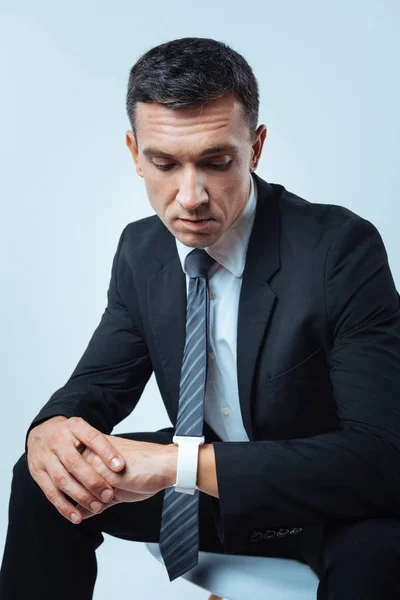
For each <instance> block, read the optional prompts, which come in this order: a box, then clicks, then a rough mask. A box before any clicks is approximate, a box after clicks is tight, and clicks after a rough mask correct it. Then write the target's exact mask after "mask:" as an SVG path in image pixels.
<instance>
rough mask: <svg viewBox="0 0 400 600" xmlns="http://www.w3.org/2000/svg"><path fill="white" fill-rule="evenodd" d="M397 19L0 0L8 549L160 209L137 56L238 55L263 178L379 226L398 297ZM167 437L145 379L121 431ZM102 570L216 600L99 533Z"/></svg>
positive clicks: (313, 8)
mask: <svg viewBox="0 0 400 600" xmlns="http://www.w3.org/2000/svg"><path fill="white" fill-rule="evenodd" d="M399 16H400V4H399V2H398V0H386V1H383V0H381V1H378V0H352V1H351V2H349V1H348V0H335V1H334V2H327V1H316V0H308V1H307V0H305V1H304V2H299V1H297V0H291V1H290V0H280V2H272V1H271V0H264V1H263V2H261V1H258V2H252V3H247V4H243V3H241V2H240V3H239V2H237V3H235V2H233V3H232V2H228V1H221V2H215V1H212V2H210V1H209V0H206V1H202V2H197V3H189V2H176V1H174V0H169V1H168V2H165V3H164V2H159V1H157V0H155V1H153V2H143V3H137V2H132V1H131V2H125V1H120V2H115V1H114V2H104V1H103V2H101V1H96V2H91V1H90V2H89V1H88V2H77V1H76V0H71V1H70V2H68V3H67V2H64V3H60V2H50V1H49V2H46V1H43V0H42V1H37V2H22V1H14V2H4V0H3V1H2V2H0V39H1V48H2V50H1V53H0V67H1V95H0V119H1V136H0V152H1V178H0V197H1V216H2V219H1V225H2V227H1V236H0V243H1V249H0V251H1V257H2V269H1V288H0V289H1V297H2V300H1V327H2V335H1V344H2V345H1V348H0V352H1V354H0V357H1V382H2V385H1V393H2V404H3V408H2V417H3V418H2V425H3V427H2V432H1V446H2V452H1V459H0V476H1V491H2V494H1V496H0V528H1V530H0V545H1V546H2V545H3V543H4V539H5V534H6V527H7V510H8V499H9V490H10V483H11V470H12V467H13V465H14V463H15V462H16V460H17V459H18V457H19V456H20V455H21V453H22V452H23V450H24V448H23V443H24V437H25V433H26V429H27V427H28V426H29V424H30V422H31V421H32V419H33V418H34V416H35V415H36V414H37V413H38V412H39V409H40V408H41V407H42V406H43V404H44V403H45V402H47V400H48V399H49V397H50V395H51V394H52V393H53V392H54V391H55V390H56V389H57V388H59V387H61V386H62V385H63V384H64V383H65V381H66V379H67V378H68V377H69V375H70V374H71V372H72V370H73V369H74V367H75V365H76V363H77V362H78V359H79V358H80V356H81V355H82V353H83V351H84V350H85V348H86V345H87V343H88V341H89V339H90V337H91V335H92V333H93V331H94V329H95V327H96V326H97V325H98V322H99V320H100V317H101V314H102V312H103V310H104V308H105V304H106V291H107V287H108V282H109V277H110V269H111V262H112V258H113V256H114V253H115V250H116V245H117V241H118V239H119V236H120V233H121V231H122V229H123V227H124V226H125V224H126V223H128V222H129V221H133V220H136V219H139V218H141V217H144V216H147V215H151V214H154V213H153V210H152V208H151V206H150V204H149V202H148V200H147V197H146V193H145V187H144V183H143V181H142V179H140V178H139V177H138V176H137V174H136V172H135V170H134V165H133V161H132V158H131V156H130V154H129V151H128V149H127V147H126V146H125V132H126V130H127V129H129V128H130V125H129V121H128V118H127V116H126V113H125V94H126V85H127V80H128V75H129V70H130V68H131V66H132V65H133V64H134V62H135V61H136V60H137V58H138V57H139V56H140V55H141V54H142V53H143V52H145V51H147V50H148V49H150V48H151V47H153V46H155V45H158V44H160V43H162V42H165V41H168V40H172V39H175V38H180V37H186V36H198V37H212V38H215V39H218V40H220V41H224V42H226V43H228V44H229V45H231V46H232V47H233V48H234V49H235V50H237V51H238V52H240V53H242V54H243V55H244V57H245V58H246V59H247V60H248V62H249V63H250V65H251V66H252V68H253V70H254V72H255V75H256V77H257V79H258V81H259V85H260V96H261V104H260V118H259V123H265V124H266V125H267V127H268V137H267V139H266V142H265V145H264V150H263V155H262V158H261V161H260V164H259V167H258V169H257V173H258V174H259V175H260V176H261V177H263V178H264V179H266V180H267V181H269V182H272V183H281V184H283V185H284V186H285V187H286V188H287V189H288V190H290V191H292V192H294V193H296V194H298V195H300V196H302V197H304V198H306V199H307V200H310V201H313V202H323V203H335V204H341V205H344V206H347V207H348V208H350V209H351V210H353V211H355V212H356V213H358V214H360V215H361V216H363V217H365V218H366V219H369V220H371V221H372V222H373V223H374V224H375V225H376V226H377V228H378V229H379V231H380V233H381V235H382V237H383V240H384V243H385V246H386V249H387V252H388V255H389V262H390V265H391V268H392V273H393V276H394V279H395V282H396V285H397V288H398V289H399V287H400V286H399V283H400V253H399V244H398V238H399V217H400V210H399V195H398V180H397V179H398V172H399V134H400V131H399V129H400V128H399V106H400V97H399V96H400V94H399V71H398V65H399V63H398V59H399V55H400V47H399V46H400V43H399V39H400V36H399ZM169 425H170V422H169V419H168V417H167V415H166V412H165V410H164V407H163V405H162V403H161V399H160V395H159V392H158V388H157V386H156V383H155V379H154V376H153V377H152V378H151V380H150V382H149V384H148V386H147V387H146V389H145V392H144V393H143V396H142V398H141V400H140V402H139V405H138V406H137V408H136V409H135V411H134V412H133V413H132V414H131V415H130V416H129V417H128V418H127V419H125V421H123V422H122V423H120V424H119V425H118V426H117V427H116V428H115V429H114V431H113V433H119V432H124V431H154V430H157V429H159V428H161V427H166V426H169ZM1 550H2V548H1ZM97 558H98V565H99V575H98V579H97V582H96V587H95V594H94V598H95V600H105V599H106V598H109V597H110V594H111V593H112V594H113V597H118V596H119V594H123V596H121V597H124V598H132V599H134V598H135V599H139V598H140V599H141V598H149V599H150V598H160V597H162V598H163V599H164V600H169V599H171V600H172V599H174V600H177V599H178V598H182V599H183V598H187V596H188V594H190V597H191V598H192V599H193V600H197V599H205V598H207V597H208V594H207V593H206V592H205V591H204V590H201V589H200V588H197V587H195V586H193V585H192V584H190V583H188V582H186V581H185V580H183V579H178V580H176V581H174V582H172V583H170V582H169V579H168V577H167V574H166V571H165V570H164V568H163V567H162V566H161V565H159V564H158V563H157V562H156V561H155V559H154V558H153V557H152V556H151V555H150V554H149V553H148V551H147V550H146V549H145V548H144V546H143V545H142V544H140V543H137V542H127V541H124V540H118V539H116V538H112V537H111V536H108V535H107V534H105V541H104V543H103V545H102V546H101V547H100V548H99V550H98V551H97ZM150 569H151V570H153V571H154V575H153V576H151V577H149V571H150ZM73 575H74V574H72V573H71V576H73ZM60 585H62V583H61V582H60Z"/></svg>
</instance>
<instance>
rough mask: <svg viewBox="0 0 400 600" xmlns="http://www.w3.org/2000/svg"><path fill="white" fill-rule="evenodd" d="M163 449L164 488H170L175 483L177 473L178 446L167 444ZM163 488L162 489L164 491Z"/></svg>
mask: <svg viewBox="0 0 400 600" xmlns="http://www.w3.org/2000/svg"><path fill="white" fill-rule="evenodd" d="M164 449H165V488H168V487H172V486H173V485H174V484H175V483H176V474H177V471H178V446H177V444H167V445H166V446H164ZM165 488H164V489H165Z"/></svg>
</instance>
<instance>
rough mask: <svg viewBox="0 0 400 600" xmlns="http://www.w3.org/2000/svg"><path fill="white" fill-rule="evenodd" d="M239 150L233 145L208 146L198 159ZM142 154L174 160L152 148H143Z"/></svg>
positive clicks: (169, 155) (167, 154)
mask: <svg viewBox="0 0 400 600" xmlns="http://www.w3.org/2000/svg"><path fill="white" fill-rule="evenodd" d="M238 150H239V148H238V147H237V146H235V145H234V144H224V145H223V146H210V147H209V148H206V149H205V150H203V152H201V153H200V155H199V156H200V157H202V156H207V155H209V154H221V153H223V152H232V153H236V152H238ZM143 154H144V156H147V157H150V156H163V157H165V158H172V159H173V158H174V156H173V155H172V154H169V153H168V152H163V151H162V150H158V149H157V148H153V147H151V146H150V147H148V148H144V149H143Z"/></svg>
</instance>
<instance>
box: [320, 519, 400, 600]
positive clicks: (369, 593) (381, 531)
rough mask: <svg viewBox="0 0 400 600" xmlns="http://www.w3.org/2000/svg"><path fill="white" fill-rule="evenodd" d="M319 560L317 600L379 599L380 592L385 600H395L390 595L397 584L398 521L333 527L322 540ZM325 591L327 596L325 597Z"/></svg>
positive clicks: (399, 563) (399, 557)
mask: <svg viewBox="0 0 400 600" xmlns="http://www.w3.org/2000/svg"><path fill="white" fill-rule="evenodd" d="M321 558H322V573H321V577H320V589H319V595H318V598H321V600H322V598H325V597H326V598H336V597H337V598H343V599H345V598H350V597H360V598H361V597H362V598H365V600H367V599H369V598H376V597H383V596H382V595H381V596H379V594H381V593H382V591H383V590H384V591H385V593H386V595H385V596H384V597H385V598H392V597H396V598H397V596H394V595H393V596H392V594H395V593H397V591H398V586H399V583H400V578H399V573H400V521H399V520H397V519H392V518H387V519H385V518H382V519H381V518H376V519H365V520H360V521H356V522H352V523H351V524H350V525H349V524H347V525H343V526H340V527H336V528H335V530H334V531H333V532H331V534H330V535H329V536H328V537H327V539H326V542H325V544H324V548H323V555H322V557H321ZM328 589H329V592H330V594H331V595H329V594H328V595H326V596H325V595H324V592H326V593H327V590H328ZM378 592H379V594H378V596H376V594H377V593H378ZM334 593H336V594H337V596H335V595H332V594H334ZM350 594H356V595H353V596H351V595H350ZM357 594H359V595H357Z"/></svg>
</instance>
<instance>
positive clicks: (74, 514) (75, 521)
mask: <svg viewBox="0 0 400 600" xmlns="http://www.w3.org/2000/svg"><path fill="white" fill-rule="evenodd" d="M71 521H73V522H74V523H77V522H78V521H79V515H77V514H76V513H72V514H71Z"/></svg>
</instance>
